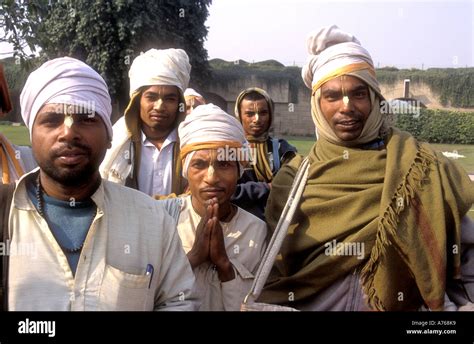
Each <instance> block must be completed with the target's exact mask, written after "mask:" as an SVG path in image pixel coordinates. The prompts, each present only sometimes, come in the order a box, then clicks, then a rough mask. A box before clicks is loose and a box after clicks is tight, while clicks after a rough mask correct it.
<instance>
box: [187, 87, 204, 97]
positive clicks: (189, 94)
mask: <svg viewBox="0 0 474 344" xmlns="http://www.w3.org/2000/svg"><path fill="white" fill-rule="evenodd" d="M188 97H189V98H194V97H201V98H204V97H203V96H202V95H200V94H199V93H198V92H197V91H196V90H195V89H194V88H187V89H186V90H185V91H184V98H185V99H187V98H188Z"/></svg>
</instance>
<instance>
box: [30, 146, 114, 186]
mask: <svg viewBox="0 0 474 344" xmlns="http://www.w3.org/2000/svg"><path fill="white" fill-rule="evenodd" d="M66 147H67V149H73V148H79V149H81V150H82V151H83V152H84V153H85V155H86V156H87V157H88V159H87V162H86V163H85V164H82V165H81V164H78V165H75V166H74V165H73V166H57V165H55V164H54V161H55V160H56V159H57V158H58V157H59V156H60V155H61V151H63V150H64V149H66ZM66 147H62V148H60V149H55V150H53V151H51V152H49V154H48V157H47V158H46V159H36V160H37V161H38V166H39V167H40V168H41V170H42V171H43V172H44V173H45V174H46V175H47V176H48V177H49V178H51V179H52V180H54V181H55V182H57V183H59V184H61V185H63V186H67V187H73V186H76V187H77V186H80V185H84V184H89V183H92V182H94V181H95V179H96V178H95V175H96V174H97V172H98V167H99V163H98V161H96V159H94V157H93V155H92V150H91V148H90V147H88V146H86V145H83V144H81V143H73V144H68V145H67V146H66ZM104 155H105V151H104ZM35 158H36V156H35ZM102 158H103V157H102ZM99 161H101V160H100V159H99Z"/></svg>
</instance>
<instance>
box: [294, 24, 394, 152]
mask: <svg viewBox="0 0 474 344" xmlns="http://www.w3.org/2000/svg"><path fill="white" fill-rule="evenodd" d="M306 45H307V48H308V53H309V54H310V55H309V57H308V60H307V62H306V64H305V65H304V66H303V69H302V71H301V75H302V77H303V80H304V82H305V84H306V86H307V87H308V88H310V89H311V90H312V95H313V97H312V98H311V113H312V116H313V121H314V123H315V125H316V135H317V136H318V137H319V136H322V137H324V138H326V139H327V140H329V141H330V142H332V143H336V144H338V143H341V142H342V140H340V139H339V138H338V137H337V136H336V134H335V133H334V131H333V130H332V128H331V127H330V126H329V124H328V122H327V120H326V118H325V117H324V115H323V114H322V111H321V109H320V107H319V100H320V96H321V93H320V88H321V86H322V85H323V84H324V83H325V82H327V81H329V80H331V79H334V78H336V77H339V76H341V75H351V76H355V77H357V78H359V79H361V80H362V81H364V82H365V83H366V84H367V85H368V86H369V91H370V98H371V104H372V111H371V113H370V115H369V118H368V119H367V122H366V123H365V125H364V129H363V130H362V133H361V134H360V136H359V137H358V138H357V139H356V140H353V141H351V142H344V144H347V145H358V144H363V143H367V142H370V141H372V140H374V139H375V138H377V137H378V136H380V134H381V131H385V130H386V128H387V123H386V119H385V116H382V114H381V113H380V101H381V100H384V98H383V96H382V94H381V93H380V87H379V84H378V81H377V79H376V78H375V69H374V64H373V62H372V58H371V57H370V54H369V52H368V51H367V50H365V49H364V48H363V47H362V46H361V45H360V42H359V40H358V39H357V38H355V37H354V36H353V35H351V34H349V33H346V32H344V31H342V30H340V29H339V28H338V27H337V26H336V25H332V26H329V27H324V28H322V29H320V30H319V31H314V32H312V33H311V34H310V35H309V36H308V38H307V42H306Z"/></svg>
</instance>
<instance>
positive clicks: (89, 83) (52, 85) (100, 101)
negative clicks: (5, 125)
mask: <svg viewBox="0 0 474 344" xmlns="http://www.w3.org/2000/svg"><path fill="white" fill-rule="evenodd" d="M45 104H67V105H73V106H74V108H75V109H76V110H77V109H80V112H79V113H82V114H85V113H93V112H95V113H96V114H97V115H99V116H100V117H101V118H102V120H103V121H104V123H105V126H106V128H107V134H108V136H109V138H110V139H112V132H113V131H112V123H111V122H110V116H111V114H112V105H111V101H110V95H109V91H108V88H107V84H106V83H105V81H104V79H103V78H102V77H101V76H100V75H99V74H98V73H97V72H96V71H95V70H93V69H92V68H91V67H90V66H88V65H87V64H85V63H84V62H82V61H79V60H76V59H74V58H71V57H60V58H57V59H54V60H51V61H48V62H46V63H44V64H43V65H42V66H41V67H39V68H38V69H37V70H35V71H34V72H32V73H31V74H30V76H29V77H28V79H27V80H26V84H25V87H23V90H22V91H21V95H20V105H21V116H22V117H23V121H24V122H25V124H26V126H27V127H28V129H29V131H30V137H31V132H32V130H33V124H34V122H35V118H36V116H37V115H38V111H39V110H40V109H41V107H42V106H43V105H45ZM74 112H76V113H77V111H74Z"/></svg>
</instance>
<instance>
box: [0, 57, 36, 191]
mask: <svg viewBox="0 0 474 344" xmlns="http://www.w3.org/2000/svg"><path fill="white" fill-rule="evenodd" d="M11 110H12V103H11V100H10V93H9V92H8V84H7V80H6V79H5V74H4V72H3V66H2V65H0V118H1V117H2V116H3V115H6V114H7V113H8V112H10V111H11ZM35 167H36V162H35V160H34V158H33V154H32V152H31V148H30V147H22V146H16V145H14V144H12V143H11V142H10V141H8V139H7V138H6V137H5V136H4V135H3V134H2V133H0V175H1V180H0V181H1V182H2V183H3V184H8V183H12V182H15V181H17V180H18V178H20V177H21V176H22V175H23V174H25V172H29V171H31V170H32V169H33V168H35Z"/></svg>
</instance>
